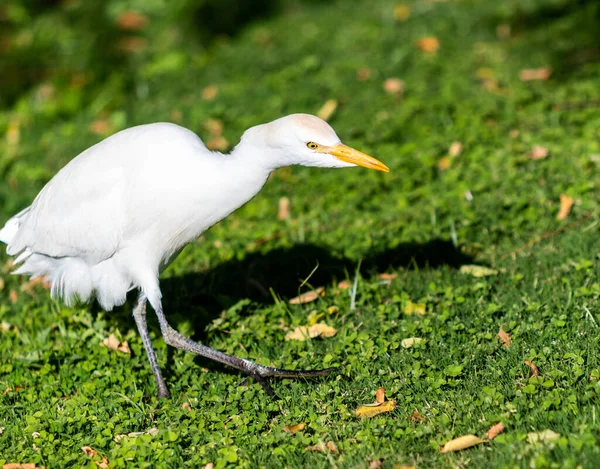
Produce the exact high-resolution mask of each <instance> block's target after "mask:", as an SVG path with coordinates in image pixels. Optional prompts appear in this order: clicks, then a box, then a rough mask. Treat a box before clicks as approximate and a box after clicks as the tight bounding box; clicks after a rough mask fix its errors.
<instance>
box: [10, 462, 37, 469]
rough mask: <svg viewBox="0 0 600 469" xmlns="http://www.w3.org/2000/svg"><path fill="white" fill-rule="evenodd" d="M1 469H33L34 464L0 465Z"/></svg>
mask: <svg viewBox="0 0 600 469" xmlns="http://www.w3.org/2000/svg"><path fill="white" fill-rule="evenodd" d="M2 469H35V463H32V462H9V463H7V464H3V465H2Z"/></svg>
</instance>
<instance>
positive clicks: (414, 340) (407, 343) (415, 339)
mask: <svg viewBox="0 0 600 469" xmlns="http://www.w3.org/2000/svg"><path fill="white" fill-rule="evenodd" d="M424 340H425V339H421V338H420V337H409V338H408V339H402V341H401V342H400V345H402V347H404V348H411V347H412V346H413V345H415V344H418V343H420V342H423V341H424Z"/></svg>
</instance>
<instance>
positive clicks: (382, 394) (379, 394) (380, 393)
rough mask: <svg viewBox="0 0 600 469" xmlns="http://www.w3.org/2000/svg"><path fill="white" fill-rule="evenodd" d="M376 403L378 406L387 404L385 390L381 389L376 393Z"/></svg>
mask: <svg viewBox="0 0 600 469" xmlns="http://www.w3.org/2000/svg"><path fill="white" fill-rule="evenodd" d="M375 401H376V402H377V403H378V404H383V403H384V402H385V389H384V388H379V389H378V390H377V392H376V393H375Z"/></svg>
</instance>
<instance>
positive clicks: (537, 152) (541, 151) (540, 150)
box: [529, 145, 550, 160]
mask: <svg viewBox="0 0 600 469" xmlns="http://www.w3.org/2000/svg"><path fill="white" fill-rule="evenodd" d="M549 153H550V152H549V151H548V149H547V148H545V147H542V146H540V145H534V146H533V148H532V149H531V153H529V158H531V159H532V160H543V159H544V158H546V157H547V156H548V154H549Z"/></svg>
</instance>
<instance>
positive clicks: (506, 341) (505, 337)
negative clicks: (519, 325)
mask: <svg viewBox="0 0 600 469" xmlns="http://www.w3.org/2000/svg"><path fill="white" fill-rule="evenodd" d="M498 338H499V339H500V340H501V341H502V346H503V347H508V346H509V345H510V343H511V342H512V339H511V337H510V335H509V334H508V332H506V331H505V330H504V329H502V326H500V330H499V331H498Z"/></svg>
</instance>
